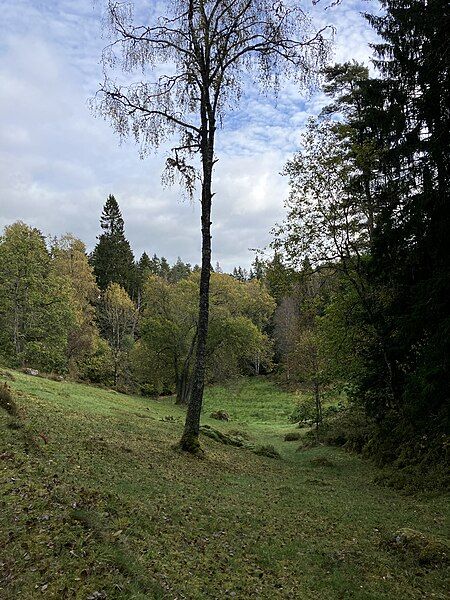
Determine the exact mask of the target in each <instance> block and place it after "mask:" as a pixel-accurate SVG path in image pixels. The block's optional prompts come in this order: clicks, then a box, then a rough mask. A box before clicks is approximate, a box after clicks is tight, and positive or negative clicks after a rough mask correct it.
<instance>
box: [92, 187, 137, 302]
mask: <svg viewBox="0 0 450 600" xmlns="http://www.w3.org/2000/svg"><path fill="white" fill-rule="evenodd" d="M100 226H101V228H102V231H103V233H101V234H100V236H99V237H98V243H97V245H96V246H95V248H94V251H93V252H92V255H91V264H92V266H93V268H94V273H95V277H96V279H97V284H98V286H99V288H100V289H101V290H103V291H104V290H106V288H107V287H108V285H109V284H110V283H117V284H118V285H120V286H121V287H123V288H124V289H126V290H127V292H128V294H130V295H131V296H132V297H135V295H136V293H137V290H136V287H137V286H136V283H137V282H136V278H137V277H136V269H135V264H134V256H133V252H132V250H131V247H130V243H129V242H128V240H127V239H126V237H125V232H124V222H123V218H122V213H121V212H120V208H119V205H118V203H117V200H116V199H115V198H114V196H113V195H109V196H108V199H107V200H106V203H105V205H104V207H103V212H102V214H101V217H100Z"/></svg>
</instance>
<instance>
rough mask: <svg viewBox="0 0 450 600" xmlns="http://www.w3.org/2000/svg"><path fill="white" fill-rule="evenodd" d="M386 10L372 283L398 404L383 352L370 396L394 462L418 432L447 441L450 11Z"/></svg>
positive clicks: (434, 5) (365, 383)
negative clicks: (383, 126) (383, 123)
mask: <svg viewBox="0 0 450 600" xmlns="http://www.w3.org/2000/svg"><path fill="white" fill-rule="evenodd" d="M382 5H383V8H384V11H383V14H382V15H381V16H370V15H369V16H368V17H367V18H368V20H369V22H370V23H371V24H372V26H373V27H374V28H375V30H376V31H377V33H378V35H379V36H380V37H381V38H382V42H381V43H379V44H377V45H375V46H374V49H375V53H376V58H377V60H376V61H375V64H376V66H377V67H378V69H379V70H380V72H381V74H382V75H383V79H384V95H385V102H384V113H385V115H386V119H387V124H388V127H387V135H386V138H385V148H384V152H383V154H382V155H381V156H380V175H381V176H380V177H379V179H378V182H377V183H378V187H377V190H376V193H375V201H376V204H377V208H378V211H377V218H376V223H375V230H374V244H373V250H372V258H371V261H370V262H369V265H368V278H369V280H370V281H371V282H372V285H373V286H375V288H376V290H377V296H375V297H378V298H379V300H378V301H377V302H375V303H374V305H373V311H372V314H373V315H375V318H377V319H378V321H379V323H381V324H383V327H384V329H385V340H386V344H385V347H384V348H383V352H384V353H385V354H388V356H389V362H390V365H391V370H390V373H388V374H387V375H388V376H389V378H390V380H391V397H390V398H388V399H387V398H386V394H385V389H384V386H383V384H382V382H383V381H384V380H385V374H384V373H383V372H382V371H381V370H380V363H379V361H377V360H375V357H376V355H377V354H379V352H378V353H376V352H375V349H374V353H373V358H372V360H370V359H368V360H367V364H366V376H365V378H364V379H363V380H362V382H361V391H362V393H363V394H364V396H365V398H366V400H367V404H368V406H369V407H371V408H372V410H375V409H376V413H377V418H378V419H384V420H385V421H386V423H388V422H389V425H386V439H387V438H388V437H389V438H392V424H393V422H396V423H397V427H398V430H397V433H396V435H395V443H394V442H393V444H394V445H395V450H394V449H393V450H392V453H393V454H394V455H395V454H396V452H397V451H398V447H399V445H400V444H399V442H400V439H401V438H400V436H401V435H404V440H405V443H408V444H410V443H411V440H413V439H414V436H412V435H411V432H414V434H415V435H416V436H417V437H416V439H417V440H418V442H417V448H421V447H422V446H420V444H423V440H424V439H428V440H429V439H431V438H432V437H433V436H435V435H437V437H436V439H439V435H440V429H441V428H442V427H443V426H444V419H443V410H444V407H445V405H446V404H447V403H448V399H449V397H448V394H449V392H448V390H449V386H448V382H449V381H450V359H449V357H450V317H449V315H450V245H449V244H448V239H447V238H448V225H449V223H450V206H449V202H448V189H449V155H450V154H449V128H450V110H449V106H450V69H449V63H448V23H449V7H448V3H447V2H444V1H443V0H430V1H429V2H426V3H425V2H423V1H420V0H411V1H410V2H408V3H406V2H403V1H400V0H384V1H383V2H382ZM383 413H384V414H383ZM388 419H389V421H388ZM441 430H442V429H441ZM424 431H426V433H425V437H424ZM388 451H390V450H388Z"/></svg>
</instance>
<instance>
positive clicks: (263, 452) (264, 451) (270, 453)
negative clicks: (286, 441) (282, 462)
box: [253, 444, 281, 458]
mask: <svg viewBox="0 0 450 600" xmlns="http://www.w3.org/2000/svg"><path fill="white" fill-rule="evenodd" d="M253 452H254V453H255V454H258V455H259V456H267V457H269V458H281V456H280V453H279V452H278V451H277V450H275V448H274V447H273V446H272V445H271V444H268V445H267V446H258V447H257V448H255V450H253Z"/></svg>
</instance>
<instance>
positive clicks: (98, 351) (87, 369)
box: [78, 335, 114, 386]
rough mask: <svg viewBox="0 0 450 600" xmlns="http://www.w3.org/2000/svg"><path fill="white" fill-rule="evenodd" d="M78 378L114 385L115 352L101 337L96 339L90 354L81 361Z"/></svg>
mask: <svg viewBox="0 0 450 600" xmlns="http://www.w3.org/2000/svg"><path fill="white" fill-rule="evenodd" d="M78 376H79V378H80V379H82V380H85V381H89V382H91V383H97V384H102V385H108V386H110V385H111V386H112V385H113V384H114V357H113V352H112V349H111V347H110V345H109V344H108V342H107V341H106V340H104V339H103V338H101V337H100V336H99V335H97V336H95V337H94V339H93V343H92V347H91V350H90V352H88V353H86V354H84V355H83V358H82V359H81V360H80V361H79V363H78Z"/></svg>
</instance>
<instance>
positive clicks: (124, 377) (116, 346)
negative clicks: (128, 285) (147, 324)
mask: <svg viewBox="0 0 450 600" xmlns="http://www.w3.org/2000/svg"><path fill="white" fill-rule="evenodd" d="M99 321H100V324H101V330H102V333H103V335H104V337H105V339H106V340H107V341H108V343H109V346H110V348H111V353H112V357H113V365H114V372H113V381H114V385H115V386H116V385H117V384H118V383H119V380H120V381H121V383H122V384H126V383H128V379H129V376H128V369H129V362H128V357H129V352H130V350H131V349H132V347H133V343H134V328H135V326H136V321H137V310H136V307H135V305H134V303H133V301H132V300H131V298H130V297H129V296H128V294H127V292H126V291H125V290H124V289H123V288H122V287H121V286H120V285H118V284H117V283H110V284H109V285H108V287H107V288H106V290H105V292H104V293H103V295H102V299H101V305H100V308H99Z"/></svg>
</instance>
